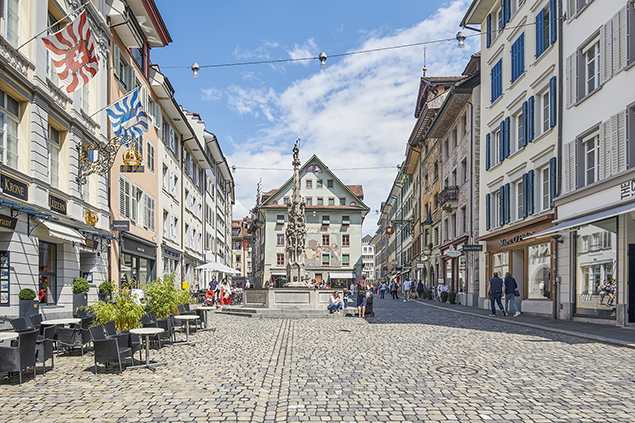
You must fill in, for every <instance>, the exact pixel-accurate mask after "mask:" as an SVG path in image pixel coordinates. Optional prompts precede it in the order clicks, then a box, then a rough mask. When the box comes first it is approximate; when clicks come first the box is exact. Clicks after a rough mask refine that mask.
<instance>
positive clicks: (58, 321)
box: [40, 317, 82, 326]
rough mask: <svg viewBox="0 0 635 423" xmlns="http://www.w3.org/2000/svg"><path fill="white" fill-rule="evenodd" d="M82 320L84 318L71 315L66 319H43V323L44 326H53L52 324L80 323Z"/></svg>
mask: <svg viewBox="0 0 635 423" xmlns="http://www.w3.org/2000/svg"><path fill="white" fill-rule="evenodd" d="M81 322H82V319H79V318H76V317H69V318H66V319H51V320H42V323H40V324H41V325H44V326H52V325H62V326H64V325H73V324H75V325H78V324H80V323H81Z"/></svg>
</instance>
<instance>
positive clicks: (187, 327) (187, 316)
mask: <svg viewBox="0 0 635 423" xmlns="http://www.w3.org/2000/svg"><path fill="white" fill-rule="evenodd" d="M174 318H175V319H177V320H185V333H186V338H185V339H186V341H185V342H178V344H189V345H194V342H190V321H191V320H196V319H200V317H199V316H194V315H193V314H183V315H180V316H174Z"/></svg>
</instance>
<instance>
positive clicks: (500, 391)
mask: <svg viewBox="0 0 635 423" xmlns="http://www.w3.org/2000/svg"><path fill="white" fill-rule="evenodd" d="M375 311H376V314H377V317H375V318H369V319H367V320H362V319H358V318H354V317H346V318H345V317H335V318H332V319H314V320H290V319H285V320H275V319H271V320H267V319H250V318H244V317H238V316H227V315H212V314H210V324H211V325H212V326H215V327H216V328H217V331H216V332H198V333H196V334H194V335H193V336H192V338H193V339H194V340H195V341H196V342H197V343H196V345H194V346H189V345H181V346H168V347H165V348H163V349H161V350H152V351H151V358H152V359H154V360H158V361H167V362H168V365H167V366H161V367H159V368H158V370H157V371H156V372H151V371H148V370H146V369H129V370H124V373H123V375H119V374H118V373H117V372H114V371H112V368H109V369H108V370H106V371H105V370H104V367H103V366H102V365H100V367H99V372H98V374H97V375H94V374H93V373H92V364H93V356H92V353H88V354H85V355H84V357H80V356H78V355H73V356H62V357H60V358H59V359H58V358H56V360H55V369H54V370H49V371H48V372H47V373H46V374H45V375H42V374H41V370H40V373H39V374H38V376H37V378H36V379H35V380H33V379H32V377H27V379H26V382H25V383H23V384H22V385H18V384H17V377H15V378H13V379H11V381H7V380H4V381H3V382H2V403H1V404H2V405H1V406H0V407H1V408H0V421H3V422H17V421H29V422H45V421H46V422H70V421H82V422H85V421H96V422H137V421H154V422H161V421H181V422H187V421H257V422H265V421H342V422H361V421H399V422H402V421H413V422H414V421H483V422H631V421H635V401H634V398H635V365H634V363H635V350H632V349H629V348H623V347H618V346H612V345H607V344H603V343H597V342H592V341H589V340H584V339H581V338H576V337H572V336H567V335H559V334H556V333H552V332H546V331H541V330H537V329H533V328H526V327H520V326H515V325H510V324H507V323H505V321H504V320H505V319H512V318H511V317H507V318H498V319H497V320H491V319H484V318H480V317H473V316H466V315H461V314H457V313H453V312H451V311H446V310H439V309H436V308H432V307H428V306H426V305H425V304H420V303H418V302H414V301H413V302H409V303H404V302H402V301H401V300H392V299H385V300H376V301H375ZM179 337H181V338H183V337H184V335H181V334H179ZM137 357H138V355H137ZM49 363H50V362H49Z"/></svg>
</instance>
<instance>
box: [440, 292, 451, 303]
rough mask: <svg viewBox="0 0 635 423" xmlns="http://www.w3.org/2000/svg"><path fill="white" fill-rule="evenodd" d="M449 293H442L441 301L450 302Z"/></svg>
mask: <svg viewBox="0 0 635 423" xmlns="http://www.w3.org/2000/svg"><path fill="white" fill-rule="evenodd" d="M448 295H449V294H448V291H441V301H443V302H444V303H445V302H447V301H448Z"/></svg>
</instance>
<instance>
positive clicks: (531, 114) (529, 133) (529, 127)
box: [527, 95, 536, 142]
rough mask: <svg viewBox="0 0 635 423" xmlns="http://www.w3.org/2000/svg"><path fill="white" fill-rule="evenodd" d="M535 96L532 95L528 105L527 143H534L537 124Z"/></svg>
mask: <svg viewBox="0 0 635 423" xmlns="http://www.w3.org/2000/svg"><path fill="white" fill-rule="evenodd" d="M534 103H535V100H534V96H533V95H532V96H531V97H529V100H528V103H527V107H528V111H527V141H528V142H532V141H533V140H534V124H535V120H536V119H535V118H534Z"/></svg>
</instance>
